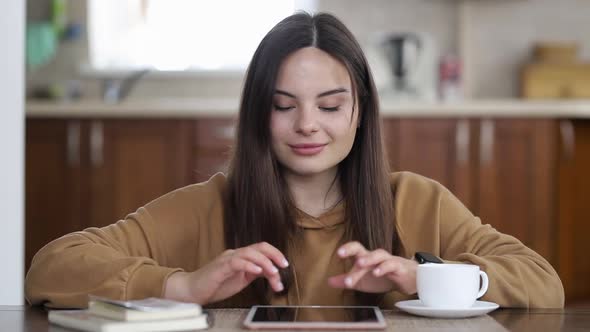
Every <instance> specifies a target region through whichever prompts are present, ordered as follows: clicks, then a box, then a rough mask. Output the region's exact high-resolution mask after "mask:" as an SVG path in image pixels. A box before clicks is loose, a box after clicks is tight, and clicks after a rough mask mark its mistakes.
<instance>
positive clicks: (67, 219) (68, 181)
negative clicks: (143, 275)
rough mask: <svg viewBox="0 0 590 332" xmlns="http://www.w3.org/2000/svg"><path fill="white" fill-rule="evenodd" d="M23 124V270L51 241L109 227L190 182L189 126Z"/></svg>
mask: <svg viewBox="0 0 590 332" xmlns="http://www.w3.org/2000/svg"><path fill="white" fill-rule="evenodd" d="M26 123H27V126H26V135H27V141H26V150H27V152H26V158H27V159H26V201H25V205H26V231H25V233H26V259H27V261H26V263H27V267H28V264H29V263H30V260H31V258H32V256H33V255H34V253H35V252H36V251H37V250H39V249H40V248H41V247H42V246H43V245H45V244H46V243H47V242H49V241H50V240H53V239H55V238H57V237H59V236H61V235H63V234H66V233H69V232H72V231H76V230H81V229H83V228H86V227H90V226H97V227H100V226H104V225H108V224H111V223H114V222H116V221H117V220H118V219H121V218H124V217H125V215H126V214H128V213H130V212H134V211H135V210H136V209H137V208H138V207H140V206H143V205H145V204H146V203H148V202H149V201H151V200H153V199H154V198H157V197H159V196H161V195H163V194H165V193H167V192H169V191H171V190H173V189H175V188H179V187H182V186H184V185H187V184H189V183H190V182H191V181H192V180H191V176H190V169H191V162H190V160H191V156H190V154H191V147H190V142H191V140H190V134H191V132H192V130H191V128H192V126H193V124H192V122H191V121H187V120H159V119H158V120H156V119H154V120H135V119H134V120H99V119H92V120H50V119H28V120H27V122H26Z"/></svg>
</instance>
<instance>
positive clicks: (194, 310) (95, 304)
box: [88, 300, 202, 321]
mask: <svg viewBox="0 0 590 332" xmlns="http://www.w3.org/2000/svg"><path fill="white" fill-rule="evenodd" d="M88 312H89V313H91V314H93V315H96V316H101V317H105V318H109V319H114V320H120V321H149V320H162V319H175V318H184V317H186V318H190V317H197V316H199V315H201V314H202V309H201V306H199V305H189V306H178V307H175V308H173V307H167V308H164V309H159V310H157V309H154V307H150V309H149V310H139V309H130V308H128V307H122V306H118V305H116V304H113V303H110V302H102V301H96V300H91V301H90V302H89V303H88Z"/></svg>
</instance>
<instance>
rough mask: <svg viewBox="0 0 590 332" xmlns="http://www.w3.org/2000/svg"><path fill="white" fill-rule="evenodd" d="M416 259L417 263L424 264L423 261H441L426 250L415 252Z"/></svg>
mask: <svg viewBox="0 0 590 332" xmlns="http://www.w3.org/2000/svg"><path fill="white" fill-rule="evenodd" d="M415 257H416V261H418V264H424V263H439V264H440V263H443V261H442V260H441V259H440V258H438V257H436V256H434V255H433V254H430V253H427V252H417V253H416V255H415Z"/></svg>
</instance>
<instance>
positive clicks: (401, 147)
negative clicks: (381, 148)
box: [384, 119, 474, 208]
mask: <svg viewBox="0 0 590 332" xmlns="http://www.w3.org/2000/svg"><path fill="white" fill-rule="evenodd" d="M472 126H473V125H472V123H471V121H470V120H467V119H400V120H393V119H387V120H385V124H384V128H385V132H386V134H385V137H386V146H387V148H388V155H389V160H390V164H391V168H392V170H394V171H398V170H400V171H411V172H414V173H418V174H420V175H423V176H426V177H429V178H431V179H434V180H436V181H438V182H440V183H441V184H442V185H444V186H445V187H446V188H448V189H449V190H450V191H451V192H453V194H454V195H455V196H457V197H458V198H459V199H460V200H461V202H463V204H465V205H466V206H467V207H469V208H473V204H472V203H473V197H472V175H473V174H472V173H473V170H474V167H473V163H472V158H471V156H472V154H473V152H472V151H471V150H472V145H471V137H472V131H473V128H472Z"/></svg>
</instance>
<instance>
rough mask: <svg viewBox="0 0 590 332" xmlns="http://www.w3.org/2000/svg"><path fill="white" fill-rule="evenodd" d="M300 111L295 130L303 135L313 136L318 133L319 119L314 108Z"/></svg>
mask: <svg viewBox="0 0 590 332" xmlns="http://www.w3.org/2000/svg"><path fill="white" fill-rule="evenodd" d="M298 111H299V112H298V114H297V119H296V121H295V130H296V131H297V132H298V133H300V134H302V135H311V134H313V133H315V132H316V131H318V129H319V125H318V121H317V120H318V119H317V115H316V112H315V111H314V110H313V108H311V107H306V108H300V109H299V110H298Z"/></svg>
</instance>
